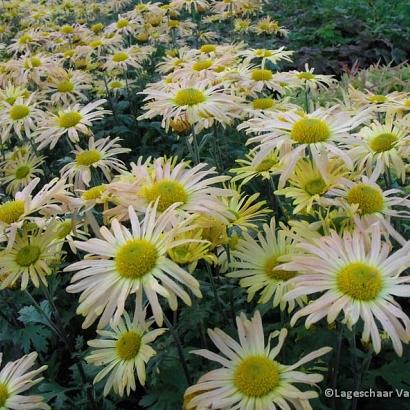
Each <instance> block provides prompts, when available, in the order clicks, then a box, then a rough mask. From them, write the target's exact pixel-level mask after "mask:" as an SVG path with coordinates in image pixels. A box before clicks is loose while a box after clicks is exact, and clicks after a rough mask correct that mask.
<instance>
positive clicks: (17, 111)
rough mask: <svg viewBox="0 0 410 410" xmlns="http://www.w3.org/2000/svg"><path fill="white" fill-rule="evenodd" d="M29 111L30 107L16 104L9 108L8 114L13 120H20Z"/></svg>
mask: <svg viewBox="0 0 410 410" xmlns="http://www.w3.org/2000/svg"><path fill="white" fill-rule="evenodd" d="M29 113H30V108H28V107H27V106H26V105H23V104H16V105H13V106H12V107H11V108H10V111H9V114H10V118H11V119H12V120H13V121H18V120H21V119H23V118H25V117H27V115H28V114H29Z"/></svg>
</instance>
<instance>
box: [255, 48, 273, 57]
mask: <svg viewBox="0 0 410 410" xmlns="http://www.w3.org/2000/svg"><path fill="white" fill-rule="evenodd" d="M255 56H256V57H262V58H266V57H272V56H273V53H272V51H270V50H266V49H264V48H259V49H257V50H256V51H255Z"/></svg>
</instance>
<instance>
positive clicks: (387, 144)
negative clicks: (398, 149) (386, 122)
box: [369, 132, 397, 153]
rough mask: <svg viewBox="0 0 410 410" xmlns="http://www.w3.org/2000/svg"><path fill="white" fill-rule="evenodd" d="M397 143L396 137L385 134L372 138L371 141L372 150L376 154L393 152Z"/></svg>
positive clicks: (388, 133)
mask: <svg viewBox="0 0 410 410" xmlns="http://www.w3.org/2000/svg"><path fill="white" fill-rule="evenodd" d="M396 142H397V137H396V135H394V134H392V133H390V132H385V133H383V134H379V135H377V136H376V137H374V138H372V139H371V140H370V141H369V146H370V148H371V149H372V150H373V151H375V152H378V153H379V152H384V151H389V150H391V149H392V148H393V147H394V146H395V144H396Z"/></svg>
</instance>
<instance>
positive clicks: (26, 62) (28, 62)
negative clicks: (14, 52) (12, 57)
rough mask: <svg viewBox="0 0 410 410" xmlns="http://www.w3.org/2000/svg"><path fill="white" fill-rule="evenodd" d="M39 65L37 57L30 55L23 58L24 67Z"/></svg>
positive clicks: (36, 66)
mask: <svg viewBox="0 0 410 410" xmlns="http://www.w3.org/2000/svg"><path fill="white" fill-rule="evenodd" d="M41 65H42V63H41V60H40V59H39V58H38V57H31V58H27V59H26V60H24V68H31V67H33V68H38V67H40V66H41Z"/></svg>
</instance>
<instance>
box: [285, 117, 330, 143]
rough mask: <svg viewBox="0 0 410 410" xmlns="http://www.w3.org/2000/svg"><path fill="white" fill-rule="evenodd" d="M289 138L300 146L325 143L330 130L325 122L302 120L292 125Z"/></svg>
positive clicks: (311, 119) (312, 119)
mask: <svg viewBox="0 0 410 410" xmlns="http://www.w3.org/2000/svg"><path fill="white" fill-rule="evenodd" d="M290 136H291V138H292V139H293V140H294V141H296V142H299V143H300V144H314V143H317V142H323V141H327V140H328V139H329V137H330V129H329V126H328V125H327V124H326V122H325V121H323V120H320V119H319V118H302V119H300V120H299V121H296V122H295V124H293V127H292V129H291V131H290Z"/></svg>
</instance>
